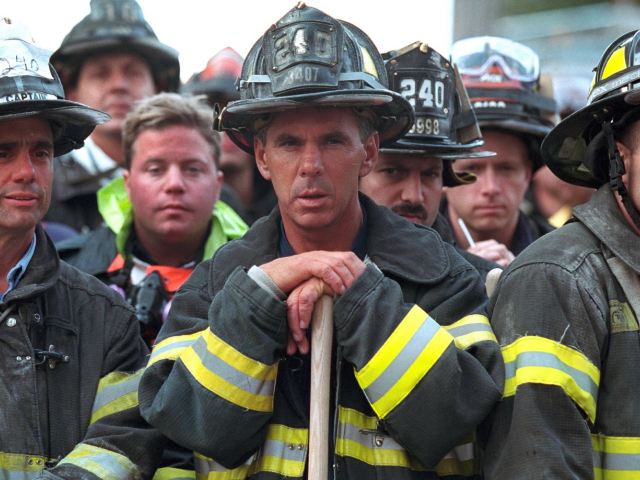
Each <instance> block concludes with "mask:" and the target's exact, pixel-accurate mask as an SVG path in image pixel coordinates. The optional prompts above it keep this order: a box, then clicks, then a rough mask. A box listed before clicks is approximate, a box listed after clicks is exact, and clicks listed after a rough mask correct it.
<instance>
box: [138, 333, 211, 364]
mask: <svg viewBox="0 0 640 480" xmlns="http://www.w3.org/2000/svg"><path fill="white" fill-rule="evenodd" d="M202 333H203V331H200V332H196V333H192V334H191V335H176V336H175V337H169V338H165V339H164V340H162V341H161V342H159V343H156V344H155V345H154V347H153V351H152V352H151V358H149V364H148V365H152V364H153V363H155V362H159V361H160V360H173V361H176V360H177V359H178V357H179V356H180V354H181V353H182V352H183V351H184V350H185V349H186V348H188V347H190V346H191V345H192V344H193V342H195V341H196V340H197V339H198V338H199V337H201V336H202Z"/></svg>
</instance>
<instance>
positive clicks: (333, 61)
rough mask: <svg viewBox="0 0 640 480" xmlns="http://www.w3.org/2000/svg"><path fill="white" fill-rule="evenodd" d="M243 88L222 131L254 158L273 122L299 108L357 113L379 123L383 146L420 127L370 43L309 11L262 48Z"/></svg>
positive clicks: (283, 25)
mask: <svg viewBox="0 0 640 480" xmlns="http://www.w3.org/2000/svg"><path fill="white" fill-rule="evenodd" d="M238 86H239V90H240V97H241V99H240V100H238V101H236V102H231V103H230V104H229V105H228V107H227V108H226V109H225V110H223V112H222V114H221V117H220V125H219V126H220V127H221V128H222V129H224V130H225V131H227V133H228V135H229V137H230V138H231V139H232V140H233V141H234V142H235V143H236V144H237V145H238V146H239V147H240V148H242V149H243V150H245V151H247V152H249V153H253V136H254V135H255V133H256V132H257V130H259V128H260V127H262V126H264V125H266V124H267V123H268V122H269V120H270V115H271V114H273V113H276V112H282V111H285V110H289V109H294V108H302V107H309V106H316V107H320V106H339V107H352V108H354V109H356V113H358V114H361V115H363V116H366V117H368V118H370V119H371V120H372V121H373V123H374V127H375V128H376V130H377V131H378V132H379V135H380V143H381V144H385V143H389V142H392V141H394V140H396V139H397V138H399V137H400V136H402V135H403V134H404V133H405V132H406V131H407V130H409V128H410V127H411V123H412V121H413V111H412V109H411V106H410V105H409V103H408V102H407V101H406V100H404V99H403V98H402V97H401V96H400V95H398V94H396V93H394V92H392V91H390V90H389V89H388V88H387V75H386V71H385V69H384V64H383V61H382V57H381V56H380V54H379V53H378V51H377V49H376V48H375V45H374V44H373V42H371V40H370V39H369V37H368V36H367V35H366V34H365V33H364V32H362V31H361V30H359V29H358V28H357V27H355V26H354V25H351V24H349V23H347V22H343V21H339V20H335V19H333V18H331V17H330V16H328V15H326V14H324V13H323V12H321V11H319V10H317V9H315V8H311V7H307V6H306V5H304V4H303V3H300V4H299V5H298V6H296V7H295V8H294V9H292V10H291V11H289V12H288V13H287V14H286V15H285V16H284V17H282V18H281V19H280V20H279V21H278V22H277V23H276V24H275V25H273V26H272V27H271V28H270V29H269V30H268V31H267V32H266V33H265V35H264V36H263V37H262V38H261V39H260V40H258V41H257V42H256V44H255V45H254V46H253V48H252V49H251V51H250V52H249V55H248V56H247V59H246V60H245V62H244V65H243V69H242V76H241V78H240V79H239V81H238Z"/></svg>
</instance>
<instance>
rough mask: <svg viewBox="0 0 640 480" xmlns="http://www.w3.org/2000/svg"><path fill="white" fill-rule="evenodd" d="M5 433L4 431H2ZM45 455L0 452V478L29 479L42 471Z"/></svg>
mask: <svg viewBox="0 0 640 480" xmlns="http://www.w3.org/2000/svg"><path fill="white" fill-rule="evenodd" d="M2 433H5V432H2ZM46 461H47V459H46V458H45V457H38V456H36V455H22V454H19V453H4V452H0V479H2V480H30V479H32V478H36V477H38V476H39V475H40V473H41V472H42V469H43V468H44V465H45V462H46Z"/></svg>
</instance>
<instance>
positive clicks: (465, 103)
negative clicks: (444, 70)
mask: <svg viewBox="0 0 640 480" xmlns="http://www.w3.org/2000/svg"><path fill="white" fill-rule="evenodd" d="M453 69H454V71H455V72H456V91H457V92H458V99H459V100H460V113H461V114H462V113H465V112H471V114H473V117H474V120H475V114H474V113H473V108H471V101H470V100H469V95H468V94H467V90H466V89H465V88H464V84H463V83H462V77H461V76H460V71H459V70H458V66H457V65H455V64H454V65H453ZM481 138H482V134H481V133H480V127H479V126H478V122H477V121H474V122H472V123H469V124H468V125H466V126H464V127H462V128H460V129H459V130H458V140H459V142H460V143H462V144H465V143H471V142H474V141H476V140H479V139H481Z"/></svg>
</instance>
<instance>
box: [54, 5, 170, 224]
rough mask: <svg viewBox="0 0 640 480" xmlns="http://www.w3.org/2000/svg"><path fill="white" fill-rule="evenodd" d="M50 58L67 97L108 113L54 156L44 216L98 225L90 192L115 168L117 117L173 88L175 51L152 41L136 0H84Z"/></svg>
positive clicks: (119, 142) (119, 156) (119, 120)
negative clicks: (75, 146) (80, 140)
mask: <svg viewBox="0 0 640 480" xmlns="http://www.w3.org/2000/svg"><path fill="white" fill-rule="evenodd" d="M51 63H52V64H53V66H54V68H55V69H56V70H57V71H58V72H59V75H60V79H61V80H62V84H63V86H64V89H65V93H66V95H67V97H68V98H69V99H72V100H76V101H79V102H83V103H85V104H87V105H89V106H91V107H93V108H99V109H101V110H104V111H105V112H107V113H109V114H110V115H111V121H110V122H108V123H107V124H105V125H101V126H99V127H98V128H96V129H95V131H94V132H93V134H92V135H91V136H90V137H89V138H88V139H87V140H86V142H85V148H83V149H81V150H79V151H76V152H74V153H73V154H69V155H65V156H62V157H60V158H58V159H56V164H55V169H56V170H55V178H54V191H53V201H52V207H51V209H50V211H49V213H48V215H47V217H46V220H49V221H55V222H60V223H66V224H67V225H69V226H71V227H73V228H75V229H76V230H79V231H88V230H93V229H96V228H98V227H99V226H100V225H101V224H102V217H101V215H100V213H99V212H98V207H97V200H96V195H95V194H96V191H97V190H98V189H99V188H100V187H102V186H104V185H106V184H107V183H109V182H110V181H111V180H113V179H114V178H117V177H119V176H120V175H121V170H120V167H121V165H122V161H123V153H122V137H121V125H122V122H123V120H124V117H125V116H126V114H127V113H128V112H129V110H131V108H132V106H133V104H134V103H135V102H136V101H137V100H140V99H142V98H146V97H149V96H151V95H153V94H155V93H158V92H161V91H176V90H177V89H178V85H179V81H180V64H179V62H178V52H176V51H175V50H174V49H173V48H171V47H169V46H167V45H164V44H163V43H161V42H160V41H159V40H158V37H157V36H156V34H155V33H154V31H153V29H152V28H151V26H150V25H149V24H148V23H147V22H146V21H145V19H144V16H143V12H142V9H141V8H140V6H139V5H138V3H137V2H136V1H135V0H91V12H90V13H89V15H87V16H86V17H85V18H83V19H82V20H81V21H80V22H78V24H76V26H75V27H73V29H72V30H71V32H69V34H68V35H67V36H66V37H65V38H64V40H63V41H62V44H61V45H60V48H58V50H57V51H55V52H54V53H53V55H52V56H51Z"/></svg>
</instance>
